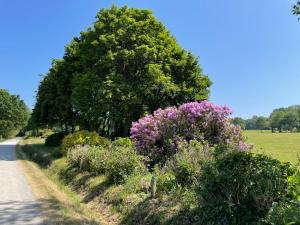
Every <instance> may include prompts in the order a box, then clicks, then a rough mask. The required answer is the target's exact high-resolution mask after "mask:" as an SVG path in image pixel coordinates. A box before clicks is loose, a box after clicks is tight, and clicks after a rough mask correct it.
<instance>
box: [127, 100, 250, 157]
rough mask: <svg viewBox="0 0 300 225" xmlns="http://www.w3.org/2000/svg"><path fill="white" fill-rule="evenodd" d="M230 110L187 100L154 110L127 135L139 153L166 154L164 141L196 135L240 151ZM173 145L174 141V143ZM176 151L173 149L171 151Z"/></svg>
mask: <svg viewBox="0 0 300 225" xmlns="http://www.w3.org/2000/svg"><path fill="white" fill-rule="evenodd" d="M231 113H232V111H231V110H230V109H229V108H228V107H227V106H218V105H215V104H213V103H211V102H209V101H202V102H189V103H185V104H183V105H180V106H179V107H168V108H166V109H158V110H156V111H155V112H154V113H153V115H147V116H145V117H143V118H141V119H140V120H139V121H138V122H134V123H133V124H132V128H131V130H130V134H131V138H132V140H133V141H134V143H135V145H136V148H137V150H138V151H139V152H140V153H141V154H143V155H151V154H155V152H153V151H156V153H158V152H159V153H161V154H166V152H170V151H169V150H164V149H163V148H165V147H166V143H170V140H171V143H174V141H176V140H179V139H181V140H182V139H183V140H187V141H189V140H191V139H195V138H198V139H199V138H200V139H201V140H203V141H205V142H208V143H209V144H210V145H214V144H230V145H233V146H234V147H236V148H238V149H240V150H242V151H244V150H246V149H247V145H246V144H245V143H244V142H243V141H242V135H241V130H240V128H239V127H237V126H234V125H233V124H231V123H230V121H229V119H228V116H229V115H231ZM174 146H176V144H175V145H174ZM175 152H176V149H175V150H174V151H173V153H175Z"/></svg>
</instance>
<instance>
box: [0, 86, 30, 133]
mask: <svg viewBox="0 0 300 225" xmlns="http://www.w3.org/2000/svg"><path fill="white" fill-rule="evenodd" d="M28 119H29V109H28V108H27V106H26V105H25V103H24V102H23V101H22V100H21V99H20V97H19V96H17V95H11V94H9V92H8V91H6V90H4V89H0V138H7V137H9V136H10V135H11V134H12V133H13V132H14V131H18V130H19V129H21V128H23V127H24V126H26V125H27V122H28Z"/></svg>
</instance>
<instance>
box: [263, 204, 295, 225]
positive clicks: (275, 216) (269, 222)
mask: <svg viewBox="0 0 300 225" xmlns="http://www.w3.org/2000/svg"><path fill="white" fill-rule="evenodd" d="M299 222H300V202H297V201H289V202H281V203H279V204H274V205H273V207H272V208H271V210H270V212H269V214H268V216H267V217H266V218H265V219H263V220H262V222H261V223H260V224H261V225H287V224H290V225H292V224H294V225H297V224H299Z"/></svg>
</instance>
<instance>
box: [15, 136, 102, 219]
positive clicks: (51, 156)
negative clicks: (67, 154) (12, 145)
mask: <svg viewBox="0 0 300 225" xmlns="http://www.w3.org/2000/svg"><path fill="white" fill-rule="evenodd" d="M42 143H43V141H42V140H41V139H30V140H25V141H22V142H21V143H20V145H19V146H18V148H17V156H18V159H19V163H20V165H21V166H22V167H23V169H24V172H25V175H26V177H27V179H28V181H29V182H30V184H31V186H32V188H33V191H34V193H35V195H36V197H37V199H38V201H39V202H40V203H41V207H42V213H43V217H44V219H45V223H46V224H47V225H49V224H61V225H71V224H72V225H73V224H74V225H76V224H78V225H79V224H80V225H81V224H91V225H98V224H108V223H107V222H106V221H105V220H103V219H102V217H101V215H99V214H97V213H95V212H93V211H91V210H90V209H89V208H88V207H86V206H85V205H84V204H83V203H81V200H80V198H79V196H77V195H76V194H75V193H74V192H73V191H72V190H70V188H68V187H67V186H65V185H63V184H62V183H61V182H60V181H59V179H58V177H57V176H56V175H55V174H53V173H51V171H50V169H49V168H50V167H48V165H50V164H51V163H52V161H54V160H55V156H56V155H57V150H56V149H49V148H45V147H44V146H43V144H42ZM25 153H26V154H25ZM29 157H30V158H29ZM32 158H33V159H35V162H33V161H31V159H32Z"/></svg>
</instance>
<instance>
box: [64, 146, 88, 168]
mask: <svg viewBox="0 0 300 225" xmlns="http://www.w3.org/2000/svg"><path fill="white" fill-rule="evenodd" d="M89 148H90V147H89V146H76V147H75V148H72V149H71V151H68V153H67V159H68V162H69V164H71V165H72V166H75V167H78V168H79V169H81V170H89V168H90V167H89Z"/></svg>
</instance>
